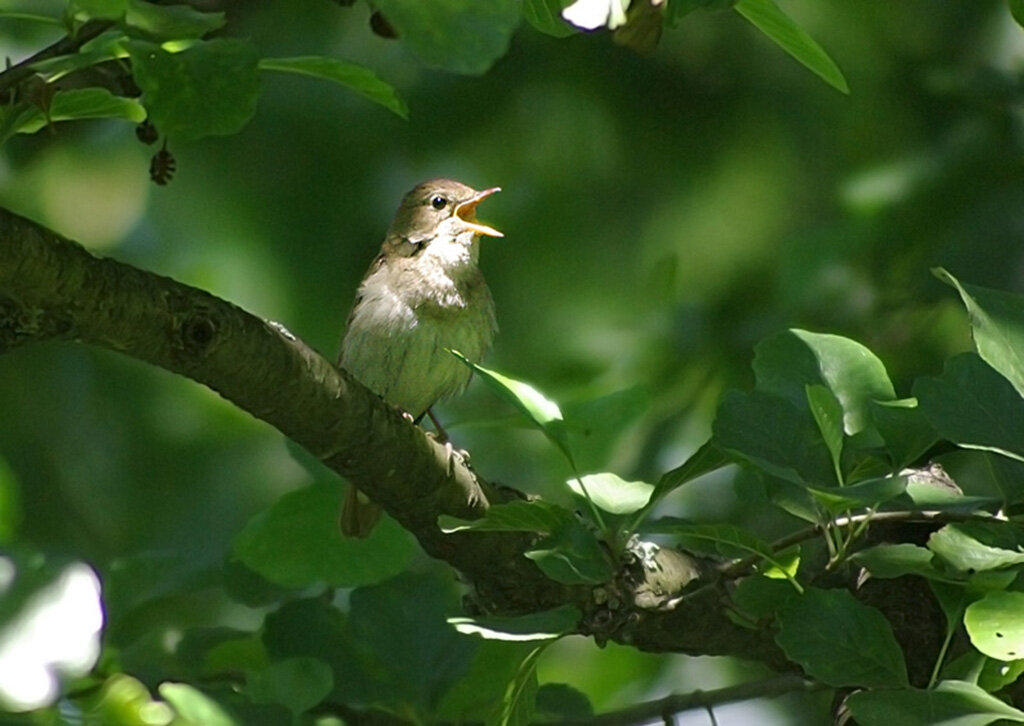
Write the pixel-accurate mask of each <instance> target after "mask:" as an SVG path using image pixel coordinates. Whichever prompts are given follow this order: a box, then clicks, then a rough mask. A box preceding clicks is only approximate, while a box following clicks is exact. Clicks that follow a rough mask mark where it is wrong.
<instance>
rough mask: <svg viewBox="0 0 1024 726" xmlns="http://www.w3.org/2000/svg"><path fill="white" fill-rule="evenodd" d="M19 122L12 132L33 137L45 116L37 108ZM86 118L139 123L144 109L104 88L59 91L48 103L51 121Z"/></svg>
mask: <svg viewBox="0 0 1024 726" xmlns="http://www.w3.org/2000/svg"><path fill="white" fill-rule="evenodd" d="M32 110H33V113H29V114H26V115H24V116H23V117H21V118H20V119H19V123H18V127H17V128H16V129H14V133H22V134H32V133H35V132H36V131H38V130H39V129H41V128H43V127H44V126H46V117H45V116H44V115H43V112H42V111H40V110H39V109H38V108H36V107H33V108H32ZM87 118H121V119H125V120H126V121H131V122H132V123H141V122H142V121H143V120H145V118H146V110H145V109H144V108H143V107H142V104H140V103H139V102H138V101H136V100H135V99H133V98H124V97H122V96H115V95H114V94H112V93H111V92H110V91H108V90H107V89H105V88H77V89H73V90H70V91H58V92H57V93H55V94H54V95H53V100H52V101H51V102H50V121H55V122H56V121H73V120H78V119H87Z"/></svg>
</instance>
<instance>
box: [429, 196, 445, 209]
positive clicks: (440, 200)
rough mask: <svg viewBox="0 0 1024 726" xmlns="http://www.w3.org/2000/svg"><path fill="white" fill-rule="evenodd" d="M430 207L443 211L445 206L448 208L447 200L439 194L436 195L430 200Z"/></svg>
mask: <svg viewBox="0 0 1024 726" xmlns="http://www.w3.org/2000/svg"><path fill="white" fill-rule="evenodd" d="M430 206H432V207H433V208H434V209H444V208H445V207H446V206H448V200H447V199H445V198H444V197H442V196H441V195H440V194H438V195H437V196H435V197H432V198H431V200H430Z"/></svg>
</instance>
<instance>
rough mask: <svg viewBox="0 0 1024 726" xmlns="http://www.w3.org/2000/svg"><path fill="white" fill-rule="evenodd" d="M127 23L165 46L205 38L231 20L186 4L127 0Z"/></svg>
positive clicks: (223, 15)
mask: <svg viewBox="0 0 1024 726" xmlns="http://www.w3.org/2000/svg"><path fill="white" fill-rule="evenodd" d="M101 1H103V0H101ZM125 22H126V23H127V24H128V26H129V27H131V28H134V29H135V30H137V31H140V32H142V33H144V34H146V35H148V36H149V37H150V38H152V39H153V40H156V41H158V42H164V41H167V40H186V39H197V38H202V37H203V36H204V35H206V34H207V33H211V32H213V31H214V30H218V29H220V28H223V27H224V23H225V22H227V19H226V16H225V14H224V13H204V12H200V11H199V10H196V9H195V8H193V7H191V6H189V5H187V4H184V3H179V4H176V5H156V4H154V3H152V2H147V1H146V0H127V12H126V14H125Z"/></svg>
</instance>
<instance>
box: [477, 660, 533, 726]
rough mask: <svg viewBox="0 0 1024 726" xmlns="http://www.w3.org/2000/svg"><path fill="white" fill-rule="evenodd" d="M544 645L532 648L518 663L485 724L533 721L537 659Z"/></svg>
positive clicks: (523, 725) (518, 724)
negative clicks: (513, 674)
mask: <svg viewBox="0 0 1024 726" xmlns="http://www.w3.org/2000/svg"><path fill="white" fill-rule="evenodd" d="M543 648H544V646H543V645H541V646H538V647H536V648H534V649H533V650H532V651H531V652H530V653H529V654H528V655H527V656H526V657H525V658H524V659H523V662H522V663H520V664H519V668H518V669H516V673H515V676H514V677H513V678H512V680H510V681H509V682H508V683H507V684H506V685H505V691H504V693H502V697H501V701H500V702H499V703H498V704H497V707H496V708H494V709H493V710H492V711H491V713H490V714H488V717H487V720H486V721H485V723H486V724H487V726H528V724H530V723H532V721H533V714H534V706H535V702H536V699H537V660H538V658H539V657H540V654H541V652H543Z"/></svg>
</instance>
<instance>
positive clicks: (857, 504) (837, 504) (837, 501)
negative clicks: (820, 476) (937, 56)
mask: <svg viewBox="0 0 1024 726" xmlns="http://www.w3.org/2000/svg"><path fill="white" fill-rule="evenodd" d="M906 488H907V478H906V477H903V476H890V477H884V478H882V479H869V480H868V481H862V482H858V483H856V484H851V485H850V486H847V487H833V488H831V489H817V488H814V487H808V488H807V491H808V492H810V494H811V496H812V497H814V498H815V499H816V500H817V501H818V502H819V503H820V504H821V505H822V506H823V507H825V509H827V510H828V511H830V512H831V513H833V514H838V513H839V512H844V511H846V510H848V509H860V508H861V507H874V506H876V505H878V504H881V503H882V502H888V501H889V500H891V499H895V498H896V497H898V496H899V495H900V494H902V493H903V491H904V490H905V489H906Z"/></svg>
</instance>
